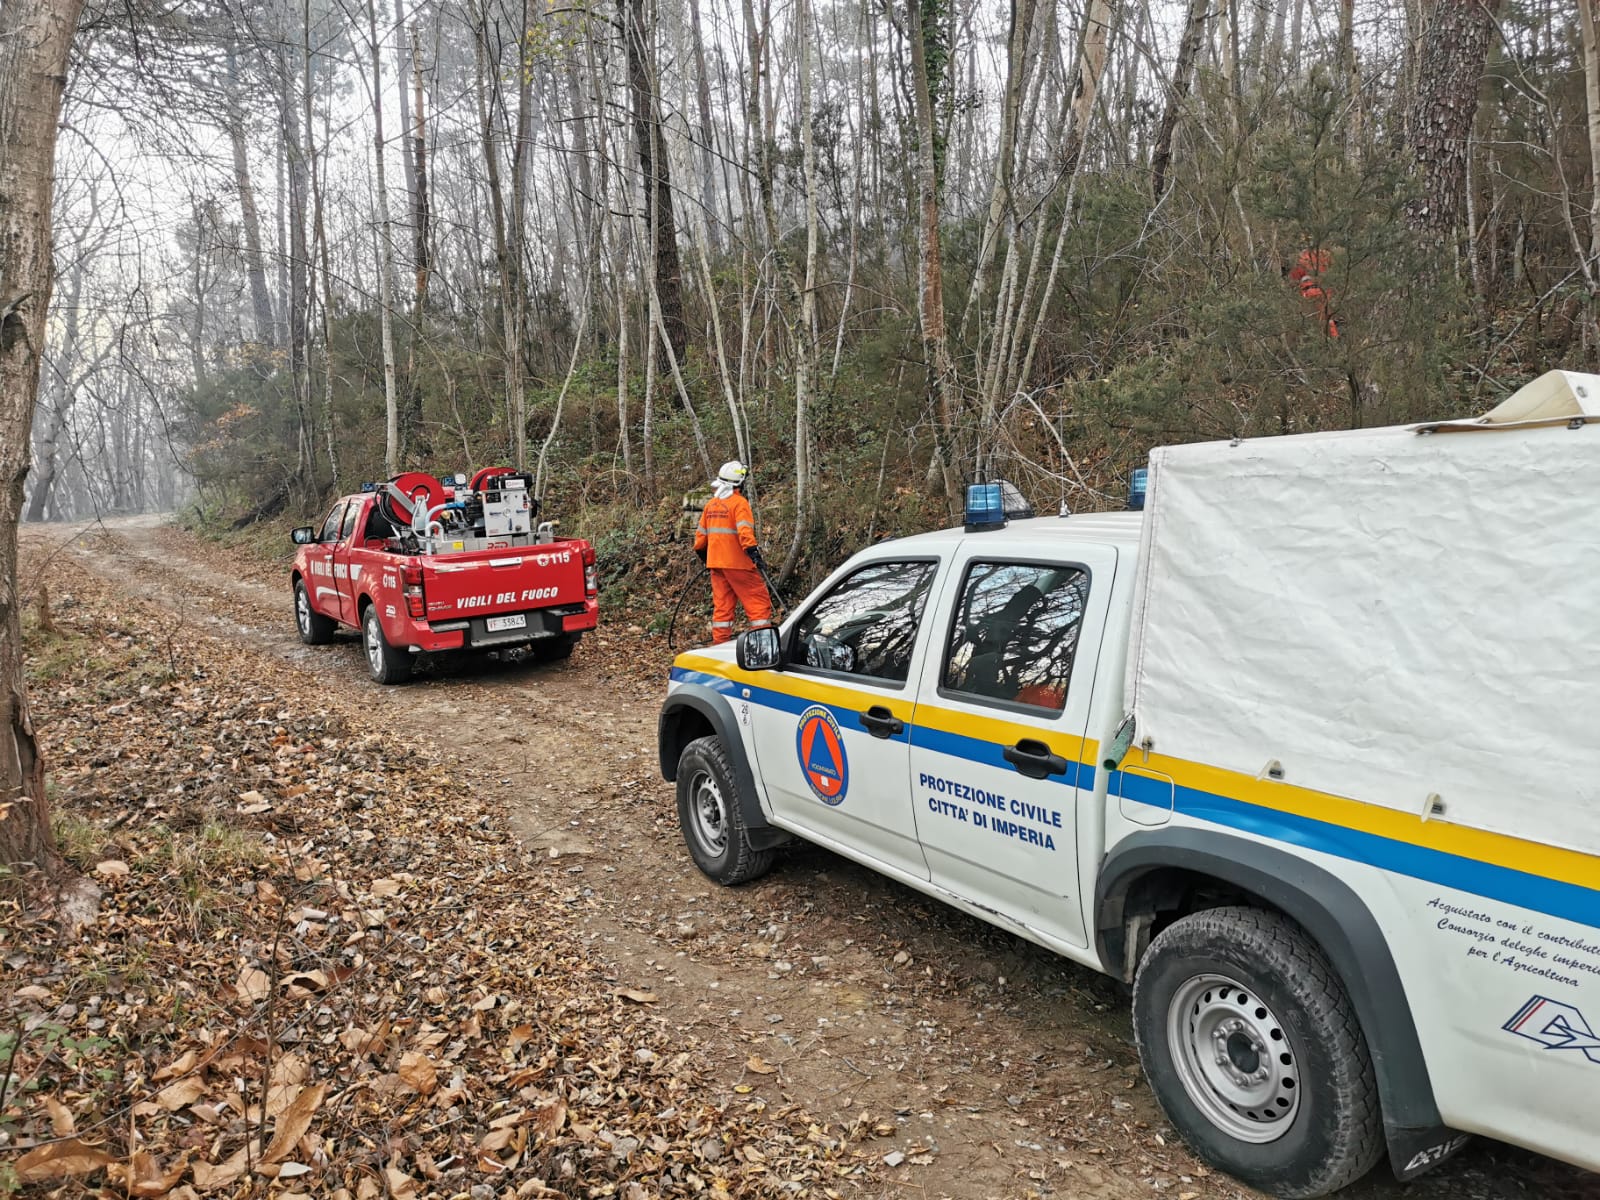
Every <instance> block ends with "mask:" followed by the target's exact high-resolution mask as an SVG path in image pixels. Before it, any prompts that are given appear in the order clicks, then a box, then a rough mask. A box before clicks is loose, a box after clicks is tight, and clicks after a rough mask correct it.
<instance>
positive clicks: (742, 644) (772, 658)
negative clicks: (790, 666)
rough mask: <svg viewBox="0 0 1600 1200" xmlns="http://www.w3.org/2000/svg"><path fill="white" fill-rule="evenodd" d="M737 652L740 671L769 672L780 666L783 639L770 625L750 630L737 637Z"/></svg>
mask: <svg viewBox="0 0 1600 1200" xmlns="http://www.w3.org/2000/svg"><path fill="white" fill-rule="evenodd" d="M737 650H738V655H739V669H740V670H742V671H770V670H772V669H773V668H775V667H777V666H780V665H781V661H782V659H783V639H782V638H780V637H779V636H778V631H777V630H776V629H775V628H773V627H772V626H771V625H768V626H766V627H764V628H762V629H751V630H747V631H746V632H744V633H741V634H740V635H739V644H738V647H737Z"/></svg>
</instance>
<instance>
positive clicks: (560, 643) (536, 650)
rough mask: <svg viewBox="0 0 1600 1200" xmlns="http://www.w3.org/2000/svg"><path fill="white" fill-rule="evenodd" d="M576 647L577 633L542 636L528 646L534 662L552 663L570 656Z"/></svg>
mask: <svg viewBox="0 0 1600 1200" xmlns="http://www.w3.org/2000/svg"><path fill="white" fill-rule="evenodd" d="M577 648H578V636H577V634H572V633H566V634H562V635H561V636H560V637H553V638H544V639H543V640H541V641H537V642H535V643H533V645H532V646H530V647H529V650H530V651H531V653H532V654H533V661H534V662H540V663H552V662H561V661H562V660H563V659H567V658H571V657H572V652H573V651H574V650H576V649H577Z"/></svg>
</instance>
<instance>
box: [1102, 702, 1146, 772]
mask: <svg viewBox="0 0 1600 1200" xmlns="http://www.w3.org/2000/svg"><path fill="white" fill-rule="evenodd" d="M1136 728H1137V725H1136V723H1135V721H1134V719H1133V714H1132V713H1129V714H1128V715H1127V716H1126V717H1124V718H1123V720H1122V724H1121V725H1119V726H1118V727H1117V732H1116V735H1115V736H1114V737H1113V738H1112V739H1111V741H1110V743H1109V744H1108V745H1106V746H1105V748H1104V749H1102V750H1101V752H1100V765H1101V766H1102V767H1103V768H1105V769H1106V770H1107V771H1115V770H1116V769H1117V768H1118V767H1120V766H1121V765H1122V760H1123V759H1125V758H1127V757H1128V750H1129V748H1130V747H1131V746H1132V745H1133V734H1134V730H1135V729H1136Z"/></svg>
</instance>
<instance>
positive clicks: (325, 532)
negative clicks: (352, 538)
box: [317, 500, 344, 542]
mask: <svg viewBox="0 0 1600 1200" xmlns="http://www.w3.org/2000/svg"><path fill="white" fill-rule="evenodd" d="M343 515H344V501H343V500H341V501H339V503H337V504H335V505H334V506H333V510H332V511H331V512H329V513H328V518H327V520H325V521H323V522H322V532H321V533H320V534H319V535H318V536H317V541H319V542H336V541H338V540H339V520H340V518H341V517H343Z"/></svg>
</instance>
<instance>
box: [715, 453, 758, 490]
mask: <svg viewBox="0 0 1600 1200" xmlns="http://www.w3.org/2000/svg"><path fill="white" fill-rule="evenodd" d="M749 474H750V468H749V467H747V466H745V465H744V464H743V463H742V462H740V461H739V460H738V459H737V458H735V459H733V460H731V461H729V462H725V463H723V464H722V470H720V471H718V472H717V482H718V483H731V484H732V485H733V486H734V487H739V486H741V485H742V484H743V483H744V480H745V476H747V475H749Z"/></svg>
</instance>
